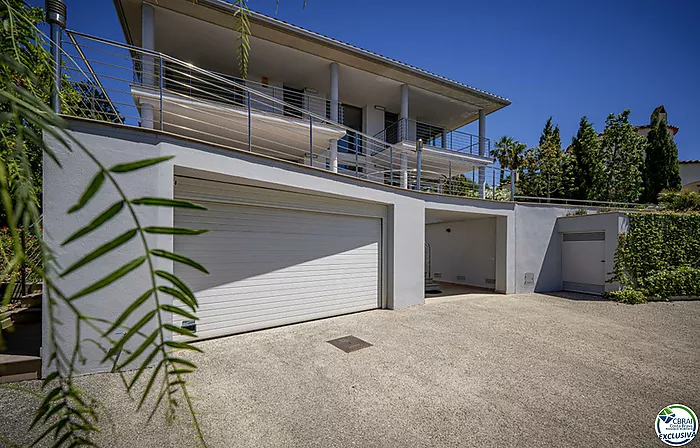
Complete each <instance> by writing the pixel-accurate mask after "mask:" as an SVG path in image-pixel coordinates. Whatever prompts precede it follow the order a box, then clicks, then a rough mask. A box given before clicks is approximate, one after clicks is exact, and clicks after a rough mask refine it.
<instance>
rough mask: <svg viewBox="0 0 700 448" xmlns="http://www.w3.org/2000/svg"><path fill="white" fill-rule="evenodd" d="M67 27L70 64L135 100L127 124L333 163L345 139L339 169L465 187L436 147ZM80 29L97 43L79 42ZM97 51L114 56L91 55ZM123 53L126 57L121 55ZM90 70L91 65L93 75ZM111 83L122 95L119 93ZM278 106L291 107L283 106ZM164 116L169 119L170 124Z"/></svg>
mask: <svg viewBox="0 0 700 448" xmlns="http://www.w3.org/2000/svg"><path fill="white" fill-rule="evenodd" d="M67 33H68V35H69V37H70V42H69V41H68V40H66V41H65V42H66V43H70V44H72V45H73V47H75V48H76V51H77V52H78V55H77V56H75V57H73V56H71V55H70V54H69V53H67V52H66V50H65V49H64V50H63V53H64V54H65V55H66V62H72V63H73V66H70V65H69V64H67V65H66V67H64V70H66V71H67V73H77V74H79V75H80V76H82V77H85V78H86V79H89V78H90V77H92V78H94V79H97V80H100V79H102V81H103V82H104V83H103V82H102V81H100V84H99V85H100V86H101V90H102V94H104V95H105V97H106V99H107V100H108V101H109V104H110V105H111V107H112V109H113V110H116V107H117V106H119V107H122V108H124V107H125V106H126V107H127V108H130V109H129V110H130V111H131V112H130V115H126V114H125V115H124V118H125V120H122V119H121V115H120V120H119V121H120V122H122V123H124V124H126V123H128V125H135V126H149V127H151V126H152V127H156V126H157V124H158V121H159V122H160V129H161V130H165V131H166V132H171V133H174V134H176V135H182V136H185V137H188V138H196V139H200V140H202V141H205V142H212V143H215V144H219V145H224V146H228V147H231V148H236V149H244V148H245V149H247V150H248V151H251V152H253V151H255V152H260V153H262V154H265V155H268V156H273V157H278V158H281V159H283V160H287V161H293V162H294V163H300V164H301V163H303V164H308V165H311V166H314V167H316V168H321V169H326V170H329V169H331V168H330V165H329V161H331V160H336V159H335V156H333V158H332V157H331V154H334V153H333V152H332V151H331V148H334V145H337V154H338V156H337V162H338V169H337V171H338V172H339V173H343V174H348V175H354V176H355V177H358V178H363V179H366V180H369V181H373V182H379V183H383V184H389V185H397V184H398V180H401V182H400V185H401V186H402V187H405V188H409V189H413V190H417V191H431V192H436V191H437V193H443V188H444V189H445V191H446V192H449V194H452V193H453V191H454V193H455V194H456V195H465V191H466V190H465V189H464V188H461V187H460V188H457V187H455V188H454V189H453V183H455V182H457V179H458V178H459V176H462V174H464V173H460V172H459V171H455V170H454V166H453V163H454V161H453V160H450V159H449V158H446V157H445V156H444V155H443V154H439V153H435V152H430V153H426V154H424V155H423V157H422V158H420V159H419V157H418V153H417V152H416V150H415V149H411V148H410V147H409V148H396V149H393V150H392V145H391V144H387V142H386V141H384V140H381V139H378V138H376V137H375V136H370V135H368V134H365V133H363V132H360V131H357V130H356V129H352V128H350V127H348V126H346V125H343V124H342V123H337V122H334V121H332V120H330V119H329V118H328V117H327V114H325V113H324V114H319V113H317V112H314V111H313V110H310V108H309V109H306V108H304V107H299V106H298V105H296V104H290V103H289V102H286V101H283V100H281V99H279V98H278V97H276V96H273V95H270V94H268V93H266V92H265V91H264V90H258V89H256V88H255V86H254V85H251V84H253V83H251V82H248V81H245V80H242V79H240V78H235V77H232V76H227V75H224V74H220V73H217V72H213V71H210V70H206V69H203V68H200V67H197V66H195V65H193V64H190V63H187V62H184V61H182V60H180V59H177V58H175V57H173V56H170V55H167V54H163V53H160V52H157V51H153V50H146V49H143V48H139V47H135V46H132V45H128V44H123V43H120V42H115V41H111V40H109V39H104V38H100V37H97V36H91V35H87V34H84V33H81V32H77V31H72V30H69V31H67ZM76 37H77V38H81V39H87V40H89V41H91V42H94V43H95V44H90V43H86V42H80V43H79V42H78V40H76ZM98 44H99V45H98ZM83 49H84V50H85V51H84V52H83V51H82V50H83ZM119 49H120V50H126V51H120V50H119ZM93 51H98V52H103V53H100V54H105V53H106V54H108V55H112V56H109V57H107V58H103V57H100V56H97V57H93V59H88V56H90V55H91V54H92V52H93ZM86 55H87V56H86ZM115 57H120V58H123V59H122V61H115ZM123 61H128V62H123ZM165 62H167V63H168V64H167V66H166V65H165V64H164V63H165ZM81 65H83V66H85V67H86V70H83V69H82V68H81ZM123 70H125V71H126V72H127V73H128V74H124V72H122V71H123ZM86 72H90V73H89V75H88V74H87V73H86ZM125 78H128V79H125ZM166 81H167V82H166ZM255 84H258V85H262V84H259V83H255ZM169 86H173V88H170V87H169ZM178 86H179V87H178ZM273 87H274V86H273ZM107 90H109V92H111V93H112V94H113V95H115V97H114V98H111V97H110V95H108V94H107V92H106V91H107ZM319 98H320V97H319ZM324 101H325V99H324ZM253 104H255V106H253ZM164 105H165V106H166V108H165V109H164ZM222 107H223V109H222ZM270 108H272V109H273V110H272V112H271V111H270ZM149 110H150V111H151V112H150V114H149V113H148V111H149ZM251 110H255V113H256V116H255V117H256V118H255V120H253V119H252V117H251V115H252V114H251ZM275 110H282V111H284V112H285V113H283V114H279V113H277V112H275ZM326 110H327V109H326ZM156 111H158V112H159V115H157V114H156ZM287 111H292V112H294V113H293V114H292V115H291V118H288V119H285V121H284V122H280V121H279V119H278V118H276V117H279V116H280V115H287V113H286V112H287ZM88 112H89V110H88ZM270 112H271V113H270ZM324 112H325V111H324ZM71 113H74V114H76V115H78V116H84V115H83V114H84V113H85V111H84V110H83V109H80V110H76V111H71ZM139 120H140V121H139ZM243 120H244V121H243ZM134 123H135V124H134ZM245 123H247V128H246V125H245ZM164 124H165V125H166V126H167V127H165V128H164ZM279 125H281V126H279ZM304 130H305V131H304ZM290 132H291V133H290ZM304 132H306V135H305V136H304V135H303V134H304ZM318 133H320V135H321V138H320V139H319V138H317V135H318ZM329 135H337V137H329ZM473 139H476V137H473ZM329 142H330V143H329ZM333 142H335V143H333ZM385 149H386V150H387V151H384V150H385ZM446 149H447V148H446ZM409 154H410V155H409ZM460 163H461V165H460V167H461V168H463V169H462V171H465V170H466V171H467V172H473V171H474V170H475V168H474V167H475V166H476V165H475V163H474V162H460ZM476 164H478V162H476ZM448 166H449V170H448ZM470 167H471V168H470ZM484 169H487V170H492V171H493V176H492V180H489V178H488V177H483V176H480V181H481V182H484V183H485V184H489V183H491V184H492V187H489V188H491V191H494V192H495V189H496V188H498V187H497V185H496V180H495V179H496V175H495V174H496V172H497V170H499V169H500V168H497V167H495V166H494V167H487V168H484ZM421 174H422V176H421ZM482 178H483V179H482ZM445 181H446V182H445ZM457 183H459V182H457ZM481 190H484V188H481ZM486 190H488V188H487V189H486ZM472 191H474V188H472ZM472 196H473V195H472ZM494 197H495V193H494ZM500 197H501V198H503V196H500Z"/></svg>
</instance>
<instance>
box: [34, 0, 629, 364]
mask: <svg viewBox="0 0 700 448" xmlns="http://www.w3.org/2000/svg"><path fill="white" fill-rule="evenodd" d="M114 4H115V7H116V10H117V13H118V16H119V18H120V21H121V25H122V27H123V30H124V36H125V42H126V43H119V42H111V41H108V40H105V39H102V38H100V37H97V36H88V35H85V34H82V33H80V32H78V31H71V30H70V24H68V25H69V26H68V29H67V30H64V32H63V34H64V38H63V49H64V51H65V55H64V61H63V62H64V66H65V70H66V73H67V75H68V76H69V77H70V78H71V79H73V80H75V81H76V82H78V81H79V82H81V83H84V84H85V85H89V86H90V87H91V90H92V91H95V92H98V93H100V95H99V96H98V97H96V98H93V99H92V100H91V99H88V100H86V101H85V109H84V110H82V111H81V113H79V114H75V115H79V116H72V117H71V116H67V117H66V119H67V120H68V123H69V126H70V129H71V131H70V132H71V133H72V135H73V137H75V138H76V139H77V140H78V141H80V142H81V143H82V144H83V145H85V146H86V147H87V148H89V149H90V150H91V151H92V152H93V153H94V154H95V156H96V157H98V158H99V160H100V161H101V163H103V164H104V165H105V166H112V165H114V164H118V163H124V162H129V161H134V160H138V159H144V158H150V157H159V156H174V158H172V159H170V160H168V161H167V162H165V163H162V164H160V165H157V166H155V167H153V168H149V169H146V170H141V171H137V172H134V173H129V174H123V175H120V177H119V180H120V181H121V182H122V187H123V190H124V192H125V193H126V194H127V195H129V196H130V197H132V198H137V197H142V196H159V197H166V198H181V199H187V200H192V201H195V202H197V203H200V204H202V205H205V206H206V207H207V208H208V210H206V211H203V210H189V209H174V210H173V209H160V208H155V207H141V208H139V210H138V211H139V214H140V215H139V216H140V218H141V219H142V220H143V221H144V222H146V223H148V224H149V225H155V226H173V225H174V226H177V227H190V228H197V229H199V228H204V229H209V232H207V233H205V234H202V235H198V236H180V235H175V236H173V235H153V238H152V240H151V241H149V244H151V245H152V246H153V247H157V248H161V249H163V250H168V251H174V252H177V253H181V254H183V255H185V256H187V257H190V258H192V259H195V260H197V261H198V262H200V263H202V264H203V265H205V266H206V267H207V268H208V270H209V271H210V274H209V275H205V274H203V273H201V272H198V271H195V270H194V269H191V268H189V267H187V266H185V265H182V264H179V263H173V262H172V261H169V260H165V259H158V260H156V262H157V268H158V269H162V270H165V271H168V272H174V273H175V274H177V275H178V276H180V277H181V278H183V279H184V280H186V281H187V282H188V284H189V286H190V287H191V288H192V290H193V291H194V292H195V294H196V296H197V298H198V300H199V303H200V308H199V310H198V313H197V317H198V320H197V321H196V322H190V321H187V320H183V319H181V318H178V317H177V316H175V317H173V323H174V324H175V325H178V326H183V327H187V328H191V329H193V330H194V331H195V332H196V334H197V336H198V337H199V338H210V337H217V336H223V335H231V334H236V333H241V332H246V331H251V330H258V329H263V328H269V327H274V326H279V325H284V324H290V323H296V322H302V321H307V320H312V319H317V318H323V317H330V316H335V315H340V314H345V313H352V312H357V311H363V310H370V309H376V308H390V309H397V308H405V307H408V306H413V305H420V304H423V303H424V301H425V298H426V281H428V282H429V283H431V284H432V283H433V282H437V283H436V285H437V286H438V287H444V286H449V287H450V288H464V289H465V291H467V290H469V288H471V290H474V288H480V289H481V290H483V291H489V290H490V291H496V292H501V293H505V294H510V293H522V292H532V291H557V290H561V289H563V288H566V289H571V290H576V291H586V292H593V293H601V292H603V291H605V290H606V289H610V288H613V287H614V285H611V284H606V283H605V281H606V279H607V278H608V273H609V272H610V271H611V270H612V266H613V253H614V250H615V247H616V244H617V234H618V233H619V232H620V231H623V230H624V225H625V223H624V217H623V216H621V215H618V214H616V213H609V214H598V215H589V216H582V217H573V216H571V217H566V216H567V215H571V214H573V212H574V211H575V210H576V209H578V208H580V207H573V206H564V205H562V206H557V205H552V204H521V203H516V202H513V201H508V200H500V201H499V200H493V199H496V198H497V193H498V194H499V195H503V194H505V195H506V198H510V196H508V195H509V194H510V190H509V189H503V190H501V189H499V181H500V179H502V177H501V172H500V170H499V168H498V166H497V165H495V164H494V161H493V159H492V158H491V157H490V139H489V138H488V137H487V132H486V131H487V125H486V123H487V120H488V116H489V115H490V114H492V113H494V112H497V111H498V110H500V109H502V108H503V107H506V106H508V105H509V104H510V102H509V101H508V100H507V99H505V98H503V97H501V96H498V95H495V94H492V93H488V92H485V91H483V90H480V89H477V88H475V87H471V86H469V85H466V84H463V83H461V82H459V81H454V80H450V79H447V78H444V77H442V76H439V75H436V74H433V73H430V72H428V71H425V70H422V69H420V68H416V67H413V66H410V65H407V64H404V63H401V62H398V61H396V60H393V59H390V58H389V57H385V56H381V55H378V54H375V53H372V52H371V51H368V50H364V49H361V48H357V47H355V46H353V45H351V44H349V43H344V42H339V41H337V40H334V39H332V38H330V37H326V36H322V35H320V34H317V33H314V32H312V31H309V30H305V29H302V28H299V27H297V26H294V25H291V24H288V23H285V22H282V21H279V20H276V19H274V18H271V17H267V16H264V15H261V14H257V13H253V14H252V17H251V30H250V31H251V38H250V47H251V49H250V59H249V61H248V73H247V77H246V78H245V80H244V79H243V77H242V74H241V73H240V71H239V63H238V56H237V45H238V44H237V38H238V34H237V33H236V32H235V29H236V23H237V22H236V19H235V17H234V14H235V12H236V10H235V9H234V8H233V7H232V6H231V5H230V4H228V3H226V2H222V1H219V0H198V1H197V2H192V1H191V0H168V1H163V0H160V1H156V0H114ZM69 16H70V14H69ZM115 111H116V112H118V114H117V113H115ZM105 115H107V116H109V119H108V120H107V121H105V119H104V117H105ZM472 122H478V135H471V134H469V133H466V132H463V131H462V130H461V129H462V128H463V127H464V126H465V125H467V124H469V123H472ZM47 139H48V141H49V144H50V145H52V146H53V147H55V149H56V152H57V154H58V157H59V159H60V160H61V161H62V162H65V163H62V165H63V167H62V168H59V167H57V166H56V165H55V164H54V163H53V162H52V161H51V160H49V159H46V160H45V176H44V198H43V204H44V223H45V228H44V229H45V234H46V239H47V241H48V242H49V244H50V245H51V246H52V247H53V248H54V249H55V251H56V254H57V258H58V262H59V263H60V264H61V265H64V266H68V265H70V264H71V263H72V262H74V261H75V260H77V259H78V258H80V257H81V256H82V255H83V254H84V253H86V252H87V251H89V250H92V249H94V248H95V247H97V246H98V245H99V244H101V242H103V241H106V240H108V239H111V238H114V237H115V236H117V235H119V234H120V233H122V232H124V231H125V230H127V229H129V228H130V226H132V223H131V221H130V220H129V218H128V216H126V215H124V216H122V215H120V216H119V217H118V218H117V219H116V221H115V222H114V223H112V224H111V225H110V226H106V227H103V228H100V229H99V230H97V231H95V232H94V233H93V234H90V235H89V236H88V237H86V238H84V239H83V240H81V242H80V243H76V244H69V245H66V246H61V244H60V243H61V242H62V241H64V240H65V239H66V238H67V237H68V236H69V235H70V234H71V233H73V232H74V231H75V229H77V228H79V227H82V226H84V225H85V224H86V223H87V222H89V221H90V219H92V218H93V217H94V216H95V215H96V214H97V213H99V212H100V211H102V210H104V209H105V208H106V207H108V206H109V205H111V204H112V203H114V201H115V200H117V199H118V197H117V194H116V192H115V191H113V190H111V189H109V188H105V189H104V190H103V191H101V192H100V193H99V195H97V196H96V197H95V198H94V199H92V200H91V202H90V203H89V204H88V205H87V206H86V207H85V208H84V209H83V210H81V211H79V212H77V213H73V214H67V213H66V210H67V209H68V208H69V207H70V206H71V205H73V204H74V203H75V202H76V201H77V200H78V198H79V196H80V194H81V191H82V189H83V188H84V187H85V185H86V184H87V183H88V182H89V181H90V179H91V178H92V177H93V176H94V174H95V172H96V171H97V167H96V165H95V163H94V162H93V161H92V160H90V158H88V157H87V156H84V155H82V154H81V153H80V152H79V151H73V152H72V153H69V152H68V151H66V149H65V148H62V147H61V146H60V145H59V144H58V143H57V142H56V141H54V140H52V139H51V138H50V137H47ZM507 176H508V173H506V178H507ZM499 198H500V199H503V197H501V196H499ZM564 217H566V218H564ZM559 218H563V219H559ZM142 252H143V248H142V246H141V245H140V243H138V242H137V241H136V240H134V241H132V242H130V243H129V244H128V245H126V246H124V247H123V248H121V249H120V250H119V251H117V252H114V253H112V254H110V255H108V256H107V257H108V258H109V259H105V260H104V262H101V263H93V264H91V265H89V266H87V267H85V268H82V269H81V270H79V271H76V272H75V273H72V274H70V275H68V276H67V277H65V278H62V279H60V282H59V283H60V284H59V286H60V287H61V288H62V289H63V290H64V291H65V293H67V294H70V293H71V292H75V291H78V290H80V289H81V288H83V287H84V286H86V285H88V284H90V283H92V282H93V281H94V279H96V278H100V277H101V276H104V275H105V274H108V273H109V272H111V271H113V270H114V269H115V267H117V266H120V265H122V264H124V263H126V262H128V261H129V260H131V259H133V258H134V257H135V256H138V255H139V254H141V253H142ZM580 266H585V268H583V269H580V268H579V267H580ZM426 279H427V280H426ZM148 282H149V279H148V275H147V271H146V268H145V267H142V268H139V269H137V270H135V271H134V272H131V273H130V274H129V275H128V277H126V278H125V279H124V280H122V281H120V282H119V284H118V286H117V287H113V288H109V289H104V290H102V291H99V292H97V293H94V294H91V295H90V296H87V297H86V298H84V299H81V306H84V307H85V311H86V312H87V313H88V314H91V315H96V316H101V317H104V318H108V319H114V318H116V316H117V315H118V313H120V312H121V310H123V309H124V308H125V307H126V305H127V304H128V303H130V302H131V301H132V300H133V299H134V298H135V297H138V296H139V295H140V294H141V293H142V292H143V291H144V290H146V289H147V288H148ZM442 282H444V283H442ZM65 325H66V328H65V331H66V332H68V333H70V332H71V331H72V327H71V325H70V322H69V319H67V322H66V323H65ZM90 335H91V333H90V331H89V330H87V329H86V330H85V336H83V337H85V338H88V337H90ZM44 337H46V335H45V336H44ZM66 340H67V341H70V340H71V338H70V337H66ZM87 350H88V351H87V352H86V353H85V355H86V358H87V360H86V364H85V366H84V368H83V369H84V371H86V372H90V371H99V370H104V369H106V368H108V367H106V366H104V365H102V364H100V362H99V361H100V359H101V358H102V354H101V353H99V351H98V350H95V352H94V353H90V352H89V350H90V349H89V348H88V349H87Z"/></svg>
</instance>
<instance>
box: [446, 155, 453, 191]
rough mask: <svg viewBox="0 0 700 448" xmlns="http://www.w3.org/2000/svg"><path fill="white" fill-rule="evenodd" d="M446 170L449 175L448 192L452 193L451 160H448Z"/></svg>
mask: <svg viewBox="0 0 700 448" xmlns="http://www.w3.org/2000/svg"><path fill="white" fill-rule="evenodd" d="M447 170H448V171H447V173H448V176H450V194H452V160H448V168H447Z"/></svg>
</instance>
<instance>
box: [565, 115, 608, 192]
mask: <svg viewBox="0 0 700 448" xmlns="http://www.w3.org/2000/svg"><path fill="white" fill-rule="evenodd" d="M570 158H571V172H570V177H569V176H567V178H571V179H572V180H571V186H570V188H569V191H570V195H571V197H572V198H573V199H584V200H596V199H598V198H600V196H601V183H602V173H603V165H602V158H601V154H600V139H599V138H598V134H597V133H596V131H595V129H594V128H593V124H592V123H591V122H590V121H588V118H587V117H582V118H581V121H580V122H579V128H578V132H577V133H576V136H575V137H574V138H573V139H572V140H571V146H570Z"/></svg>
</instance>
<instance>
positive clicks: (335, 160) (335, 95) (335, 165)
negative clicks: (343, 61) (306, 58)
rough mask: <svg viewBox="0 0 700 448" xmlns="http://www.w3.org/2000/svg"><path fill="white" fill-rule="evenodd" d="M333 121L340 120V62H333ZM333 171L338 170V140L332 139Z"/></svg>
mask: <svg viewBox="0 0 700 448" xmlns="http://www.w3.org/2000/svg"><path fill="white" fill-rule="evenodd" d="M330 90H331V121H332V122H333V123H337V122H338V104H339V103H338V64H337V63H335V62H331V89H330ZM330 153H331V154H330V165H331V171H333V172H334V173H337V172H338V140H331V148H330Z"/></svg>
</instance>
